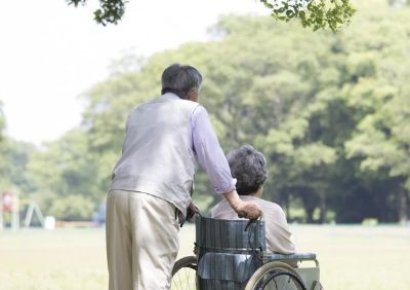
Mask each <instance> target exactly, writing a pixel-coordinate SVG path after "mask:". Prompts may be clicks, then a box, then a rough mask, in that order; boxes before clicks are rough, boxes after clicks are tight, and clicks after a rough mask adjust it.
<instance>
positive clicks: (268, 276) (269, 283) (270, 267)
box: [245, 262, 307, 290]
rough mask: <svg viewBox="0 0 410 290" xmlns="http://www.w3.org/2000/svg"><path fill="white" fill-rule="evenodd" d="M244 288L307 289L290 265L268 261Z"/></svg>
mask: <svg viewBox="0 0 410 290" xmlns="http://www.w3.org/2000/svg"><path fill="white" fill-rule="evenodd" d="M245 290H307V288H306V286H305V284H304V283H303V280H302V278H301V277H300V276H299V274H298V273H296V271H295V270H293V268H292V267H291V266H289V265H288V264H285V263H283V262H270V263H267V264H265V265H263V266H262V267H260V268H259V269H258V270H257V271H256V272H255V273H254V274H253V275H252V277H251V278H250V279H249V281H248V283H247V284H246V287H245Z"/></svg>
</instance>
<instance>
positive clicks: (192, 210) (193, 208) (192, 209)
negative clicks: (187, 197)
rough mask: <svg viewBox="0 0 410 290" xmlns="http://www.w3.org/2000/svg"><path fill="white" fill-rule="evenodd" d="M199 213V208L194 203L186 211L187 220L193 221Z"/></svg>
mask: <svg viewBox="0 0 410 290" xmlns="http://www.w3.org/2000/svg"><path fill="white" fill-rule="evenodd" d="M198 212H199V209H198V207H197V206H196V205H195V204H194V203H193V202H191V203H190V204H189V206H188V208H187V210H186V219H187V220H190V219H192V218H193V217H194V215H195V214H196V213H198Z"/></svg>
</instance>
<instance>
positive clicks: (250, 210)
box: [237, 201, 262, 220]
mask: <svg viewBox="0 0 410 290" xmlns="http://www.w3.org/2000/svg"><path fill="white" fill-rule="evenodd" d="M237 213H238V217H240V218H247V219H250V220H256V219H257V218H259V217H260V216H261V215H262V210H261V209H260V207H259V206H258V205H257V204H256V203H255V202H252V201H248V202H243V203H242V204H241V205H240V206H239V207H238V210H237Z"/></svg>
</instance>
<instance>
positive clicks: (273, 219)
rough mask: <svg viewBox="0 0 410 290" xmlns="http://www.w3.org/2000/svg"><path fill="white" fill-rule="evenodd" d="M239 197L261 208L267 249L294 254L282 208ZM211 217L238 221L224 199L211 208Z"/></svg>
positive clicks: (270, 203) (261, 201)
mask: <svg viewBox="0 0 410 290" xmlns="http://www.w3.org/2000/svg"><path fill="white" fill-rule="evenodd" d="M240 197H241V199H242V200H244V201H254V202H256V203H257V204H258V205H259V206H260V207H261V209H262V213H263V220H264V221H265V226H266V247H267V249H268V250H270V251H272V252H275V253H281V254H292V253H295V245H294V244H293V242H292V241H291V232H290V230H289V226H288V223H287V221H286V215H285V213H284V211H283V210H282V208H281V207H280V206H279V205H278V204H276V203H273V202H270V201H266V200H263V199H261V198H258V197H255V196H248V195H241V196H240ZM211 216H212V217H213V218H219V219H239V218H238V215H237V214H236V213H235V212H234V210H233V209H232V208H231V206H230V205H229V204H228V202H227V201H226V200H225V199H223V200H221V201H220V202H219V203H218V204H217V205H215V206H214V207H213V208H212V211H211Z"/></svg>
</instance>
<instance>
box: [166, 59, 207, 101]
mask: <svg viewBox="0 0 410 290" xmlns="http://www.w3.org/2000/svg"><path fill="white" fill-rule="evenodd" d="M161 83H162V90H161V94H165V93H168V92H171V93H174V94H176V95H178V96H179V97H180V98H181V99H185V98H186V94H187V93H188V92H189V91H190V90H192V89H198V90H199V88H200V87H201V84H202V75H201V73H200V72H199V71H198V70H197V69H196V68H194V67H193V66H190V65H181V64H178V63H175V64H173V65H170V66H169V67H167V68H166V69H165V70H164V72H163V73H162V77H161Z"/></svg>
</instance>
